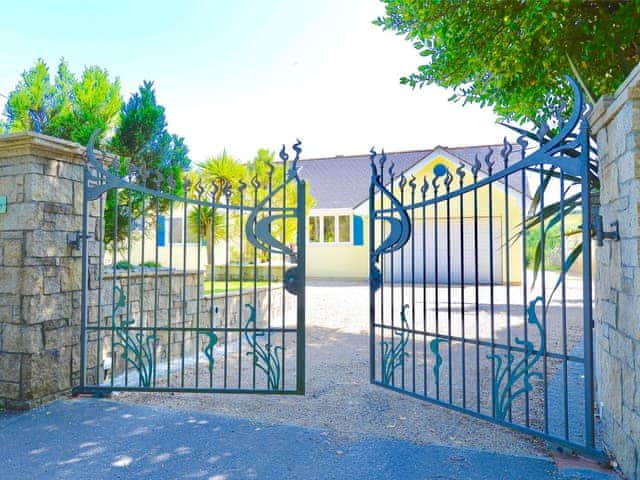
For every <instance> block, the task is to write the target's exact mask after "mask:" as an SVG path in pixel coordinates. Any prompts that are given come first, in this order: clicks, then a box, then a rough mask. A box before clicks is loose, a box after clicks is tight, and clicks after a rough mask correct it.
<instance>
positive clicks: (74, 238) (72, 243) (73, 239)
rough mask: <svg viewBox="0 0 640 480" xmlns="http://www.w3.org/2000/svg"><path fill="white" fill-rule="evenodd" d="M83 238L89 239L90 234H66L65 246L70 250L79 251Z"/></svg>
mask: <svg viewBox="0 0 640 480" xmlns="http://www.w3.org/2000/svg"><path fill="white" fill-rule="evenodd" d="M85 238H87V239H88V238H91V234H90V233H89V234H83V233H82V232H71V233H67V245H68V246H69V248H71V249H72V250H80V242H81V241H82V240H83V239H85Z"/></svg>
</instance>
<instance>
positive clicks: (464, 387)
mask: <svg viewBox="0 0 640 480" xmlns="http://www.w3.org/2000/svg"><path fill="white" fill-rule="evenodd" d="M463 179H464V177H463V175H460V184H459V188H460V189H462V188H463V187H464V180H463ZM459 205H460V215H459V216H460V326H461V329H462V334H461V337H462V348H461V350H462V353H461V359H460V360H461V368H462V408H467V367H466V362H467V339H466V330H467V329H466V325H465V319H464V315H465V305H464V289H465V285H466V283H465V277H464V194H463V195H460V200H459Z"/></svg>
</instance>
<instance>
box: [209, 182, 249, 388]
mask: <svg viewBox="0 0 640 480" xmlns="http://www.w3.org/2000/svg"><path fill="white" fill-rule="evenodd" d="M210 195H211V235H210V236H209V237H210V238H209V240H210V244H209V249H210V250H209V253H208V255H209V258H208V259H207V261H208V262H209V263H210V265H209V282H210V285H211V290H210V291H209V303H210V305H209V328H213V327H214V326H215V317H214V316H215V313H216V306H215V303H214V299H215V296H216V236H215V231H214V230H215V225H216V215H217V214H218V211H217V208H216V190H215V189H212V190H211V193H210ZM242 308H243V305H242V304H240V309H242ZM240 327H242V325H240ZM209 388H213V368H211V369H210V370H209Z"/></svg>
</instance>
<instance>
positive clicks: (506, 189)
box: [502, 151, 513, 422]
mask: <svg viewBox="0 0 640 480" xmlns="http://www.w3.org/2000/svg"><path fill="white" fill-rule="evenodd" d="M502 160H503V167H504V168H505V169H507V168H508V167H509V154H508V153H507V152H506V151H505V152H504V153H503V158H502ZM504 224H505V226H504V234H503V235H502V238H503V239H504V240H503V241H504V248H505V255H504V256H505V259H506V261H505V264H506V265H505V267H506V268H505V269H504V273H505V281H506V285H505V287H506V292H505V293H506V299H507V305H506V307H507V355H511V250H510V248H509V247H510V246H509V242H510V236H511V231H510V230H509V174H507V175H505V177H504ZM507 368H508V374H507V378H508V380H507V383H508V384H509V385H511V365H510V364H507ZM509 397H511V387H509ZM512 412H513V408H512V404H509V421H510V422H511V421H512V420H513V414H512Z"/></svg>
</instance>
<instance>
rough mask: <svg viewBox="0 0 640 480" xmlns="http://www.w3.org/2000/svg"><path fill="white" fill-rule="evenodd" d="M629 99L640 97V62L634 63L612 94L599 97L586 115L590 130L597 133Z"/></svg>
mask: <svg viewBox="0 0 640 480" xmlns="http://www.w3.org/2000/svg"><path fill="white" fill-rule="evenodd" d="M630 99H640V63H639V64H638V65H636V67H635V68H634V69H633V70H632V71H631V73H630V74H629V76H627V78H626V79H625V80H624V82H622V84H621V85H620V86H619V87H618V89H617V90H616V92H615V93H614V94H613V95H604V96H602V97H600V98H599V99H598V101H597V102H596V104H595V105H594V106H593V109H592V110H591V112H589V115H588V120H589V123H590V124H591V130H592V132H593V133H594V134H597V133H598V132H599V131H600V130H601V129H602V128H603V127H605V126H606V125H607V124H608V123H609V122H610V121H611V120H612V119H613V117H614V116H615V115H616V113H617V112H618V111H619V110H620V109H621V108H622V106H623V105H624V104H625V103H626V102H627V101H628V100H630Z"/></svg>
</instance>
